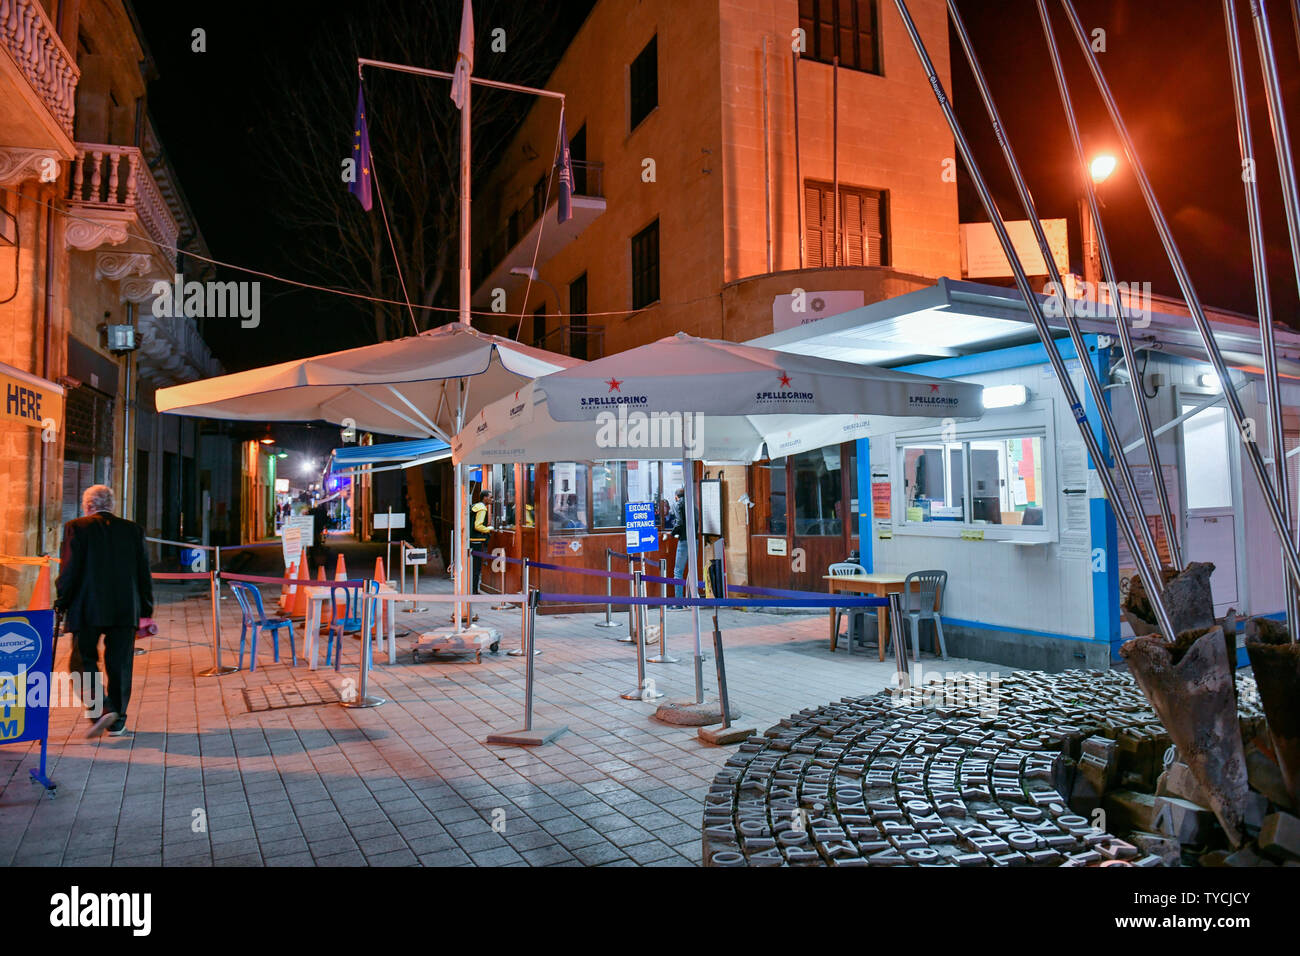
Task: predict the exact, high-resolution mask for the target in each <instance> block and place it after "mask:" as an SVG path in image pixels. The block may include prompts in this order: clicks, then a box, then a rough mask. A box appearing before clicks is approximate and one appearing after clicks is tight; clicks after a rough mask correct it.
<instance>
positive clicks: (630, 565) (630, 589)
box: [606, 551, 639, 644]
mask: <svg viewBox="0 0 1300 956" xmlns="http://www.w3.org/2000/svg"><path fill="white" fill-rule="evenodd" d="M614 556H615V557H619V558H627V571H628V574H632V575H635V574H636V558H635V557H633V556H632V555H630V554H620V553H619V552H617V551H615V552H614ZM606 580H607V581H608V580H612V578H606ZM636 592H637V584H636V580H635V579H634V580H632V581H629V582H627V596H628V597H631V598H634V597H636V596H637V593H636ZM638 606H639V605H635V604H629V605H628V608H627V635H626V636H624V637H616V638H614V640H616V641H618V642H619V643H620V644H635V643H636V642H637V640H638V637H637V634H636V621H635V618H636V609H637V607H638Z"/></svg>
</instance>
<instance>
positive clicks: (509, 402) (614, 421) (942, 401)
mask: <svg viewBox="0 0 1300 956" xmlns="http://www.w3.org/2000/svg"><path fill="white" fill-rule="evenodd" d="M983 410H984V409H983V401H982V395H981V388H980V386H979V385H974V384H970V383H967V382H956V381H948V380H946V379H938V378H929V377H927V376H923V375H913V374H910V373H907V372H898V371H894V370H891V369H881V368H872V367H870V366H865V365H853V364H850V363H848V362H839V361H835V360H832V359H824V358H819V357H816V356H810V355H795V354H792V353H788V352H776V351H773V350H771V349H765V348H760V347H757V346H752V345H740V344H737V343H734V342H723V341H717V340H713V339H700V338H695V337H693V336H690V335H687V334H685V333H684V332H679V333H677V334H676V335H675V336H670V337H668V338H664V339H660V340H659V341H657V342H652V343H650V344H648V345H643V346H641V347H639V348H634V349H629V350H628V351H626V352H620V353H618V354H616V355H610V356H606V357H605V358H600V359H596V360H594V361H591V362H587V363H585V364H583V365H580V366H575V367H573V368H569V369H565V370H563V371H559V372H553V373H551V374H549V375H545V376H543V377H541V378H539V379H537V380H536V381H535V382H533V383H532V384H531V385H528V386H524V387H522V388H520V389H519V391H518V392H517V393H516V394H513V395H510V396H507V397H506V398H504V399H502V400H500V401H497V402H495V403H492V404H489V405H487V406H485V407H484V408H482V409H480V411H479V412H478V414H477V415H475V416H474V417H473V418H472V419H470V421H469V424H468V425H467V426H466V427H465V428H464V429H462V430H461V431H460V432H459V433H458V434H457V435H456V436H455V437H454V438H453V440H452V443H451V444H452V460H453V461H456V462H458V463H464V464H481V463H488V462H494V461H525V462H539V461H575V460H576V461H625V460H637V459H646V458H671V459H676V458H678V457H680V458H681V459H682V460H683V465H684V468H683V471H684V473H685V476H686V482H685V491H686V496H685V497H686V523H687V531H688V540H689V545H690V548H689V551H688V561H689V566H690V574H689V580H688V593H689V594H690V595H691V596H692V597H694V596H695V595H696V582H697V581H699V580H700V578H699V568H698V566H697V560H698V559H697V556H696V528H695V495H694V488H693V482H692V480H691V477H690V476H691V466H692V463H693V461H694V460H695V459H703V460H705V461H708V462H717V463H745V464H748V463H749V462H752V461H755V460H758V459H760V458H763V457H772V458H780V457H784V456H786V455H790V454H794V453H796V452H799V451H805V450H810V449H814V448H820V447H823V446H826V445H835V444H839V443H840V442H843V441H849V440H851V439H856V438H864V437H868V436H870V435H872V434H879V433H882V432H890V431H896V430H898V429H899V427H900V426H902V425H903V424H905V423H906V421H907V420H908V419H915V418H917V417H921V418H940V419H943V418H951V419H953V420H968V419H973V418H978V417H979V416H980V415H982V414H983ZM692 611H693V615H692V616H693V624H694V630H695V681H696V684H695V695H696V702H697V703H700V702H702V701H703V678H702V671H701V660H702V658H701V649H700V619H699V608H698V607H697V608H693V609H692Z"/></svg>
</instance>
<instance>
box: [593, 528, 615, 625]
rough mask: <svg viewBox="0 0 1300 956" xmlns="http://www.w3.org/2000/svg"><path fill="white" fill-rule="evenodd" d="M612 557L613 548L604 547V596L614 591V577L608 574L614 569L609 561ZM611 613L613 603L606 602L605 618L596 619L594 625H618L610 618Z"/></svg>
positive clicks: (612, 611) (611, 616) (612, 612)
mask: <svg viewBox="0 0 1300 956" xmlns="http://www.w3.org/2000/svg"><path fill="white" fill-rule="evenodd" d="M613 557H614V549H613V548H606V549H605V574H606V577H605V597H610V596H611V595H612V594H613V593H614V591H613V587H614V579H613V578H612V577H609V575H610V574H611V573H612V572H613V570H614V566H613V564H612V563H611V562H612V561H613ZM613 614H614V605H613V604H609V603H607V604H606V605H605V620H603V621H597V622H596V626H597V627H618V622H616V621H614V620H613V619H612V618H613Z"/></svg>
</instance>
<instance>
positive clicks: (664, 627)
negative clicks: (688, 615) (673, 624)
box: [641, 558, 677, 664]
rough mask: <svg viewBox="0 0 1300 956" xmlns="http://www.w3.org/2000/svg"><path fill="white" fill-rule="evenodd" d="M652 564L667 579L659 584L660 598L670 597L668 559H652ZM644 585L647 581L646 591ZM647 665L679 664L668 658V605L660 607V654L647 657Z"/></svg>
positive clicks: (672, 658) (643, 582) (673, 658)
mask: <svg viewBox="0 0 1300 956" xmlns="http://www.w3.org/2000/svg"><path fill="white" fill-rule="evenodd" d="M650 564H653V565H654V566H655V567H656V568H658V569H659V576H660V577H661V578H664V579H665V580H662V581H661V582H660V584H659V588H660V594H659V596H660V597H663V598H666V597H668V582H667V580H666V578H667V577H668V559H667V558H663V559H660V560H658V561H656V560H654V559H653V558H652V559H651V560H650ZM644 585H645V581H644V580H643V581H642V587H643V589H644ZM641 596H642V597H645V595H644V594H642V595H641ZM646 663H648V664H676V663H677V658H675V657H669V656H668V608H667V605H664V604H660V605H659V653H658V654H656V655H655V656H654V657H647V658H646Z"/></svg>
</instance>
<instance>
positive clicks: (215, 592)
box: [145, 536, 239, 677]
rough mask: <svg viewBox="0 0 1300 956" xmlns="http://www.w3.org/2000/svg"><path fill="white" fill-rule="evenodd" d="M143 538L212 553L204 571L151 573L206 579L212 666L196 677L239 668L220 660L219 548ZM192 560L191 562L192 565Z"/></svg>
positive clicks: (162, 577) (174, 578)
mask: <svg viewBox="0 0 1300 956" xmlns="http://www.w3.org/2000/svg"><path fill="white" fill-rule="evenodd" d="M145 540H146V541H148V542H150V543H152V544H165V545H170V546H171V547H175V548H186V549H188V550H191V551H198V552H203V551H211V552H212V555H213V559H212V567H211V568H208V569H207V572H206V573H200V572H199V571H192V572H189V573H188V574H187V573H186V572H180V573H178V574H176V575H175V576H173V575H171V574H169V573H167V572H163V573H162V574H155V575H152V576H153V577H154V578H156V579H158V580H160V581H186V580H192V581H197V580H199V579H200V578H207V580H208V600H209V601H210V603H211V604H212V666H211V667H209V668H208V669H207V670H202V671H199V672H198V674H197V675H196V676H198V677H222V676H224V675H225V674H233V673H235V671H237V670H239V668H238V667H234V666H232V665H230V664H223V663H222V662H221V549H220V548H217V547H214V546H212V545H208V544H194V543H193V542H190V541H171V540H168V539H167V538H150V537H147V536H146V537H145ZM193 564H194V562H193V561H192V562H191V565H190V566H191V567H193Z"/></svg>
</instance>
